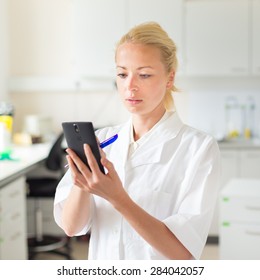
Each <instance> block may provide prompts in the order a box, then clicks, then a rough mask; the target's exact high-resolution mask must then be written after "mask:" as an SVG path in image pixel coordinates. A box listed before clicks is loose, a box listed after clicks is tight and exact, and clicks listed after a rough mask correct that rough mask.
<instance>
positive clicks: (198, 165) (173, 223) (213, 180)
mask: <svg viewBox="0 0 260 280" xmlns="http://www.w3.org/2000/svg"><path fill="white" fill-rule="evenodd" d="M207 142H208V143H207V144H206V147H205V145H204V147H201V149H202V150H203V152H199V154H200V155H199V156H196V157H194V158H193V159H192V161H191V166H190V168H189V174H187V177H188V180H186V181H185V185H184V186H183V187H185V188H186V189H187V191H186V193H185V194H184V196H183V198H182V201H181V204H180V207H179V209H178V213H177V214H173V215H172V216H170V217H168V218H166V219H165V220H164V221H163V222H164V223H165V225H166V226H167V227H168V228H169V229H170V230H171V231H172V232H173V233H174V235H175V236H176V237H177V238H178V239H179V240H180V241H181V243H182V244H183V245H184V246H185V247H186V248H187V249H188V250H189V251H190V253H191V254H192V256H193V258H195V259H199V258H200V256H201V253H202V250H203V248H204V245H205V243H206V239H207V236H208V232H209V228H210V224H211V220H212V216H213V212H214V208H215V203H216V200H217V198H218V191H219V178H220V153H219V148H218V145H217V143H216V142H215V141H214V140H213V139H211V141H207ZM186 179H187V178H186Z"/></svg>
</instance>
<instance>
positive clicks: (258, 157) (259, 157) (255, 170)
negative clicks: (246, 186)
mask: <svg viewBox="0 0 260 280" xmlns="http://www.w3.org/2000/svg"><path fill="white" fill-rule="evenodd" d="M240 156H241V163H240V172H239V173H240V177H242V178H255V179H258V178H260V151H257V150H252V151H242V152H241V155H240Z"/></svg>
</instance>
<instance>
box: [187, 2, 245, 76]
mask: <svg viewBox="0 0 260 280" xmlns="http://www.w3.org/2000/svg"><path fill="white" fill-rule="evenodd" d="M185 17H186V19H185V21H186V22H185V27H186V30H185V49H186V59H187V60H186V74H187V75H194V76H225V75H229V76H230V75H246V74H248V70H249V69H248V40H249V32H248V20H249V2H248V1H245V0H211V1H206V0H196V1H194V0H186V5H185Z"/></svg>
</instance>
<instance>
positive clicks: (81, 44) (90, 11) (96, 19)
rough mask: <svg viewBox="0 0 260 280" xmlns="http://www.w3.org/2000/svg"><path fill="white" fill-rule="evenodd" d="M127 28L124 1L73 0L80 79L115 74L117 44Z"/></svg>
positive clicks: (76, 60)
mask: <svg viewBox="0 0 260 280" xmlns="http://www.w3.org/2000/svg"><path fill="white" fill-rule="evenodd" d="M125 31H126V1H125V0H123V1H118V0H109V1H107V0H95V1H93V0H76V1H74V3H73V34H74V48H73V49H74V51H73V53H74V56H75V64H76V74H77V75H78V76H79V77H81V78H89V77H90V78H91V77H100V78H104V77H106V78H107V77H110V78H111V77H113V76H114V71H115V70H114V69H115V64H114V57H115V56H114V51H115V44H116V42H117V41H118V40H119V39H120V37H121V36H122V35H123V34H124V33H125Z"/></svg>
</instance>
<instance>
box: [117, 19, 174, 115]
mask: <svg viewBox="0 0 260 280" xmlns="http://www.w3.org/2000/svg"><path fill="white" fill-rule="evenodd" d="M128 42H131V43H136V44H144V45H150V46H154V47H156V48H158V49H159V50H160V53H161V59H162V62H163V64H164V66H165V69H166V71H167V73H168V74H169V73H170V72H171V71H173V72H174V73H176V71H177V66H178V60H177V56H176V51H177V48H176V45H175V43H174V42H173V40H172V39H171V38H170V37H169V35H168V34H167V32H166V31H165V30H163V29H162V27H161V26H160V25H159V24H158V23H156V22H146V23H142V24H139V25H137V26H135V27H133V28H132V29H130V30H129V31H128V32H127V33H126V34H125V35H123V37H122V38H121V39H120V40H119V42H118V43H117V45H116V52H115V54H116V53H117V49H118V47H119V46H120V45H122V44H124V43H128ZM174 91H178V89H177V88H176V87H175V85H174V84H173V86H172V88H170V89H168V90H166V92H165V96H164V107H165V109H166V110H171V109H172V107H173V104H174V102H173V97H172V92H174Z"/></svg>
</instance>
